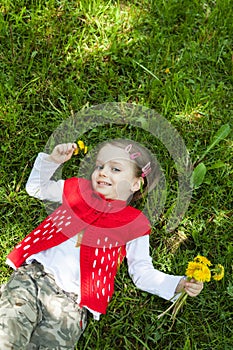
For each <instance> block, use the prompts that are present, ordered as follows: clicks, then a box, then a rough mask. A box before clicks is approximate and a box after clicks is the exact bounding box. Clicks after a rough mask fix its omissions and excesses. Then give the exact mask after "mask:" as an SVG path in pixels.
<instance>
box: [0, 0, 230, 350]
mask: <svg viewBox="0 0 233 350" xmlns="http://www.w3.org/2000/svg"><path fill="white" fill-rule="evenodd" d="M232 18H233V9H232V3H231V1H230V0H217V1H212V0H211V1H210V0H206V1H204V0H199V1H197V0H196V1H188V0H183V1H178V0H173V1H165V0H164V1H163V0H157V1H153V0H141V1H137V0H132V1H103V0H96V1H94V0H90V1H88V0H81V1H74V0H70V1H67V0H61V1H55V0H48V1H43V0H31V1H28V0H14V1H13V0H3V1H2V2H1V5H0V123H1V128H0V141H1V157H0V162H1V163H0V172H1V176H0V185H1V187H0V210H1V226H0V230H1V231H0V234H1V236H0V242H1V251H2V254H1V269H0V278H1V281H2V282H4V281H6V279H7V278H8V276H9V275H10V273H11V271H10V269H9V268H8V267H6V266H5V257H6V255H7V253H8V252H9V251H10V250H11V249H12V247H13V246H14V245H15V244H16V242H18V241H19V240H20V239H22V237H24V236H25V235H26V234H27V233H28V232H30V230H32V229H33V228H34V227H35V225H37V224H38V223H39V222H40V221H41V220H42V219H43V218H44V217H45V215H46V211H45V209H44V206H43V204H41V203H40V202H39V201H37V200H35V199H33V198H29V197H28V195H27V194H26V192H25V182H26V180H27V177H28V175H29V173H30V169H31V167H32V164H33V161H34V159H35V157H36V155H37V153H38V152H39V151H42V150H43V149H44V147H45V145H46V142H47V140H48V138H49V137H50V135H51V134H52V133H53V131H54V130H55V129H56V128H57V127H58V126H59V125H60V124H61V123H62V122H63V121H64V120H66V119H67V118H68V117H70V116H71V115H74V113H76V112H77V111H79V110H80V109H82V108H84V107H87V106H91V105H96V104H100V103H105V102H130V103H134V104H141V105H144V106H147V107H149V108H152V109H155V110H156V111H157V112H158V113H161V114H162V115H163V116H165V117H166V118H167V119H168V120H169V121H170V122H171V123H172V124H173V126H174V127H175V128H176V129H177V130H178V132H179V133H180V135H181V136H182V138H183V139H184V140H185V144H186V146H187V148H188V150H189V152H190V155H191V157H192V160H193V162H194V161H196V160H198V159H200V158H201V156H202V154H203V153H204V152H205V150H206V149H207V147H208V145H209V144H210V143H211V139H212V138H213V136H214V135H215V134H216V132H217V131H218V130H219V128H220V127H221V125H224V124H227V123H228V124H229V125H230V126H231V130H232V110H233V108H232V101H233V89H232V83H233V79H232V77H233V75H232V73H233V64H232V38H233V26H232ZM80 122H81V121H80ZM118 136H123V137H135V138H136V139H137V140H138V141H140V142H142V143H143V144H145V145H147V146H148V147H150V148H151V149H152V150H153V151H155V152H156V153H157V154H158V159H159V161H160V162H161V165H162V167H163V169H164V171H165V173H166V176H167V181H168V189H169V195H168V198H167V201H166V205H165V209H164V213H163V214H162V215H161V216H160V218H159V219H158V220H156V221H153V228H154V229H153V234H152V236H151V254H152V256H153V258H154V264H155V266H156V267H158V268H159V269H161V270H163V271H166V272H168V273H174V274H183V273H184V270H185V267H186V264H187V262H188V261H189V260H190V259H192V258H193V257H194V256H195V255H196V254H197V253H200V254H203V255H206V256H207V257H208V258H209V259H210V260H213V262H219V263H221V264H223V265H224V266H225V269H226V274H225V278H224V280H223V281H221V282H219V283H212V282H211V283H209V284H207V285H206V286H205V289H204V291H203V292H202V293H201V295H200V296H199V297H198V298H195V299H191V298H190V300H189V302H188V304H187V305H186V307H185V309H184V311H183V312H182V313H180V314H179V316H178V320H177V322H176V324H175V326H174V327H173V329H172V330H171V331H170V332H169V331H168V329H169V327H170V321H169V318H164V319H162V321H161V320H159V321H158V320H157V315H158V314H159V313H160V312H161V311H163V310H164V309H165V308H166V307H167V302H165V301H164V300H161V299H159V298H158V297H156V296H151V295H149V294H147V293H142V292H140V291H139V290H137V289H136V288H135V287H134V286H133V284H132V282H131V280H130V278H129V277H128V275H127V267H126V264H123V266H122V267H121V270H120V273H119V274H118V277H117V281H116V293H115V295H114V298H113V300H112V303H111V304H110V307H109V309H108V313H107V315H106V316H102V317H101V321H100V322H95V321H93V320H92V319H91V317H90V319H89V321H90V322H89V325H88V328H87V330H86V331H85V333H84V335H83V337H82V338H81V339H80V342H79V345H78V347H77V348H80V349H90V350H93V349H99V350H103V349H106V350H107V349H114V350H115V349H140V350H144V349H145V350H146V349H158V350H160V349H163V350H169V349H172V350H174V349H182V350H190V349H191V350H197V349H198V350H210V349H215V350H230V349H231V348H232V343H233V335H232V328H233V324H232V317H233V313H232V308H231V307H230V305H231V304H232V298H233V282H232V256H233V247H232V241H233V234H232V226H233V225H232V198H233V192H232V182H233V178H232V176H233V170H232V151H233V142H232V132H231V134H229V135H228V137H227V138H226V139H224V140H222V141H220V142H219V144H218V145H216V146H215V147H214V148H213V149H212V150H211V151H210V152H209V153H208V154H207V155H206V157H205V158H204V160H203V161H204V163H205V165H206V168H207V173H206V176H205V179H204V182H203V183H202V184H201V186H200V187H199V188H197V189H196V190H195V191H194V193H193V196H192V200H191V203H190V206H189V209H188V211H187V212H186V215H185V217H184V219H183V220H182V222H181V223H180V225H179V227H178V228H176V230H175V231H174V232H171V233H167V232H166V230H165V223H166V213H167V211H168V210H169V208H170V206H171V205H172V203H173V201H174V199H175V198H176V189H177V176H176V171H175V168H174V165H173V162H172V159H170V157H169V156H168V154H167V152H166V150H164V149H163V147H161V144H160V143H159V142H157V140H154V138H152V137H151V135H149V134H147V133H144V132H142V131H141V130H135V128H132V127H131V126H128V127H126V126H125V125H122V126H121V127H120V126H118V128H114V127H112V128H111V127H96V128H94V129H93V130H91V131H90V132H88V133H86V134H85V135H84V138H85V140H86V142H87V143H88V145H89V147H90V148H91V147H94V146H95V145H96V144H97V143H98V142H99V141H100V140H105V139H106V138H113V137H118ZM69 165H70V169H71V170H73V169H74V170H75V164H74V162H73V161H71V162H70V164H69ZM71 170H69V169H68V167H67V168H66V172H67V174H69V172H71ZM180 232H183V234H184V235H185V236H183V237H185V239H179V237H180Z"/></svg>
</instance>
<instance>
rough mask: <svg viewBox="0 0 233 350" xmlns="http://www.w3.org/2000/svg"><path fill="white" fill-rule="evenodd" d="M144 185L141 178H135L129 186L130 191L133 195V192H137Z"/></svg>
mask: <svg viewBox="0 0 233 350" xmlns="http://www.w3.org/2000/svg"><path fill="white" fill-rule="evenodd" d="M143 184H144V179H143V177H141V176H140V177H137V178H136V179H135V180H134V182H133V184H132V186H131V191H132V192H133V193H134V192H137V191H138V190H140V188H141V187H142V186H143Z"/></svg>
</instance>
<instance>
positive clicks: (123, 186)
mask: <svg viewBox="0 0 233 350" xmlns="http://www.w3.org/2000/svg"><path fill="white" fill-rule="evenodd" d="M130 188H131V186H130V182H129V181H127V180H121V181H119V182H118V183H117V185H116V191H117V192H119V193H120V192H124V191H129V190H130Z"/></svg>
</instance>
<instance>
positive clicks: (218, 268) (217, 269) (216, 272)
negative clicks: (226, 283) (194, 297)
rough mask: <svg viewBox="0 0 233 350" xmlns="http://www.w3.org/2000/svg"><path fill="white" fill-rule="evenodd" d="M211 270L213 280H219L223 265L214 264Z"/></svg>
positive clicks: (222, 275)
mask: <svg viewBox="0 0 233 350" xmlns="http://www.w3.org/2000/svg"><path fill="white" fill-rule="evenodd" d="M212 271H213V273H214V274H213V279H214V280H215V281H220V280H221V279H222V278H223V277H224V267H223V266H222V265H221V264H218V265H216V266H215V268H214V269H213V270H212Z"/></svg>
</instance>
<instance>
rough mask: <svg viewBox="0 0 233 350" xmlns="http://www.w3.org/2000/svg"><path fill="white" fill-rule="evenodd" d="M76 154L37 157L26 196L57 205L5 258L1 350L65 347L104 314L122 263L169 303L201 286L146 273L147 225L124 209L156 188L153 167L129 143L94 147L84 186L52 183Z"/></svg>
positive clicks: (68, 150) (70, 149) (65, 150)
mask: <svg viewBox="0 0 233 350" xmlns="http://www.w3.org/2000/svg"><path fill="white" fill-rule="evenodd" d="M76 149H77V145H76V144H75V143H67V144H60V145H58V146H56V147H55V148H54V150H53V151H52V153H51V154H50V155H48V154H45V153H39V155H38V157H37V159H36V161H35V164H34V167H33V169H32V172H31V174H30V177H29V179H28V182H27V185H26V190H27V192H28V193H29V194H30V195H32V196H34V197H36V198H39V199H42V200H45V199H46V200H50V201H56V202H60V203H62V204H61V205H60V206H59V207H58V208H57V209H56V210H55V211H54V212H53V213H52V214H51V215H49V216H48V217H47V218H46V219H45V220H44V221H43V222H42V223H41V224H40V225H39V226H38V227H37V228H36V229H35V230H33V231H32V232H31V233H30V234H29V235H28V236H26V238H24V240H23V241H22V242H20V243H19V244H18V245H17V246H16V247H15V248H14V250H13V251H12V252H11V253H10V254H9V255H8V258H7V263H8V264H9V265H10V266H11V267H13V268H14V269H15V272H14V273H13V275H12V276H11V278H10V280H9V282H8V283H7V285H6V286H5V288H4V289H3V292H2V296H1V300H0V348H1V349H4V350H5V349H6V350H7V349H73V348H74V346H75V344H76V342H77V341H78V339H79V337H80V335H81V334H82V332H83V331H84V329H85V327H86V319H87V317H86V316H87V310H89V312H91V313H92V314H93V316H94V318H95V319H99V316H100V314H104V313H106V309H107V306H108V303H109V301H110V299H111V297H112V294H113V291H114V279H115V276H116V273H117V269H118V267H119V265H120V264H121V262H122V260H123V259H124V257H126V258H127V263H128V271H129V275H130V276H131V278H132V280H133V282H134V283H135V285H136V286H137V287H138V288H140V289H142V290H144V291H147V292H149V293H152V294H156V295H159V296H160V297H162V298H165V299H170V298H172V297H173V296H174V295H175V294H176V293H179V292H180V291H181V290H182V289H183V288H185V290H186V291H187V293H188V294H189V295H190V296H196V295H198V294H199V293H200V291H201V290H202V288H203V284H202V283H197V282H196V281H194V280H193V281H190V282H188V281H186V280H185V279H183V278H182V277H181V276H172V275H167V274H165V273H162V272H160V271H158V270H156V269H154V267H153V265H152V261H151V258H150V255H149V233H150V223H149V221H148V219H147V218H146V217H145V216H144V214H143V213H142V212H141V211H139V210H138V209H135V208H134V207H132V206H130V205H129V203H130V202H133V201H135V200H137V199H140V198H141V197H142V196H143V195H144V194H145V193H146V192H147V191H149V190H151V189H152V188H153V187H154V186H155V183H156V176H157V175H156V174H157V169H156V163H155V162H154V160H153V158H152V156H151V154H150V153H149V152H148V150H147V149H145V148H144V147H142V146H141V145H139V144H138V143H136V142H134V141H131V140H122V139H121V140H113V141H108V142H105V143H104V144H102V145H101V147H100V148H99V151H98V153H97V159H96V164H95V169H94V171H93V172H92V175H91V180H90V181H89V180H86V179H83V178H75V177H74V178H70V179H67V180H65V181H64V180H59V181H54V180H52V179H51V177H52V176H53V174H54V172H55V171H56V169H57V168H58V167H59V165H61V164H62V163H64V162H66V161H68V160H69V159H70V158H71V156H72V154H73V153H74V152H75V150H76Z"/></svg>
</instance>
